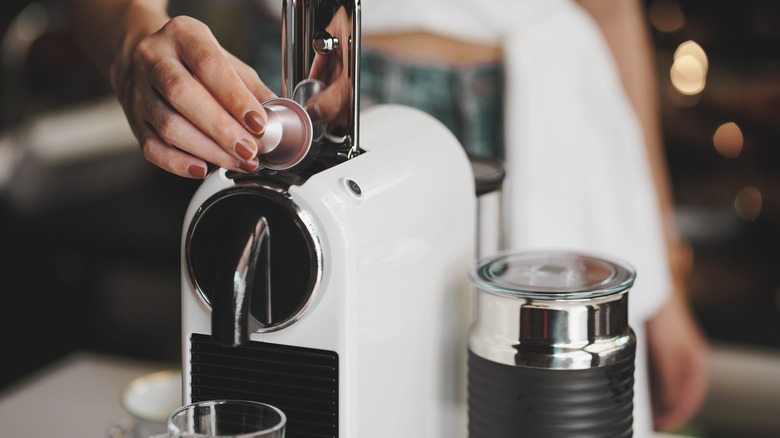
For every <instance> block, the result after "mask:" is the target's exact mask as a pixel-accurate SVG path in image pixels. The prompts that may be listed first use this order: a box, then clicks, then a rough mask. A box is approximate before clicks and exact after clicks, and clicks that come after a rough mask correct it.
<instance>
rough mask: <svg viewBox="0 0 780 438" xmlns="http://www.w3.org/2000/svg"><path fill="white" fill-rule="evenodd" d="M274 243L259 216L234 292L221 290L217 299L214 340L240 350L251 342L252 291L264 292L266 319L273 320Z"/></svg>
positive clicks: (235, 278)
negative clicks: (271, 301)
mask: <svg viewBox="0 0 780 438" xmlns="http://www.w3.org/2000/svg"><path fill="white" fill-rule="evenodd" d="M270 245H271V242H270V234H269V228H268V221H267V220H266V218H265V217H260V218H259V219H258V220H257V221H256V222H255V223H254V225H253V227H252V228H251V229H250V231H249V235H248V237H247V241H246V244H245V245H244V249H243V251H242V253H241V255H240V257H239V259H238V263H237V264H236V268H235V270H234V272H233V273H232V274H233V278H232V280H233V281H232V285H233V287H232V290H231V289H229V288H225V289H223V290H221V291H220V292H219V293H218V294H216V295H217V296H216V297H215V299H214V302H213V308H212V312H211V337H212V339H213V340H214V342H217V343H219V344H220V345H222V346H225V347H237V346H239V345H244V344H246V343H248V342H249V314H250V306H251V301H250V298H251V296H252V293H251V292H252V291H253V290H255V289H256V288H257V287H258V286H259V287H260V288H261V289H262V290H263V292H264V293H263V294H262V295H263V298H264V299H265V300H267V301H269V302H267V303H266V313H267V315H265V316H266V318H267V320H268V321H270V320H271V317H272V315H271V309H272V306H271V303H270V300H271V293H270V291H271V269H270V263H271V257H270V255H271V246H270Z"/></svg>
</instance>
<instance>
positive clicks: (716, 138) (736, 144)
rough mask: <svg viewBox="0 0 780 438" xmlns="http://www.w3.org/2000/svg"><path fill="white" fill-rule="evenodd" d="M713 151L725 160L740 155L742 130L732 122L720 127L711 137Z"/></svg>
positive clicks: (742, 139) (742, 141) (742, 142)
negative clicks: (713, 146)
mask: <svg viewBox="0 0 780 438" xmlns="http://www.w3.org/2000/svg"><path fill="white" fill-rule="evenodd" d="M712 142H713V144H714V145H715V150H716V151H718V153H719V154H721V155H723V156H724V157H726V158H736V157H738V156H739V155H740V154H741V153H742V146H743V144H744V138H743V136H742V130H741V129H739V126H737V124H736V123H734V122H728V123H724V124H722V125H720V126H719V127H718V129H717V130H716V131H715V135H713V136H712Z"/></svg>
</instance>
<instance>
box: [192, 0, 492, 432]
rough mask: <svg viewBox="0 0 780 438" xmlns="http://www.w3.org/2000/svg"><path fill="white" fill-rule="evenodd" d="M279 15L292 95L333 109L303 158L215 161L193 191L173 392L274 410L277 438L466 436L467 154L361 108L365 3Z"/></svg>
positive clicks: (402, 118)
mask: <svg viewBox="0 0 780 438" xmlns="http://www.w3.org/2000/svg"><path fill="white" fill-rule="evenodd" d="M283 8H284V14H283V15H284V20H283V22H284V30H283V32H284V47H283V49H282V50H283V58H284V75H283V77H284V90H285V97H287V98H290V99H291V100H296V101H298V103H300V104H301V105H302V106H306V104H307V102H309V98H310V97H311V96H317V95H318V93H319V92H321V91H322V90H328V89H329V87H341V88H339V90H341V93H339V96H341V97H342V98H343V102H342V104H343V105H342V110H340V111H338V112H337V114H336V116H335V117H331V118H329V119H327V120H326V121H325V122H324V123H316V122H315V124H314V125H313V129H312V130H311V131H312V132H311V141H310V142H305V143H307V144H306V145H305V148H307V150H306V154H305V157H303V158H300V160H299V158H295V159H294V161H295V162H294V163H290V162H285V163H283V164H278V163H279V162H280V161H279V160H276V161H274V160H271V159H270V158H269V160H268V161H267V162H266V166H265V168H263V169H261V170H258V171H256V172H254V173H251V174H239V173H233V172H230V171H226V170H224V169H217V170H215V171H213V172H212V173H211V174H210V175H209V176H208V177H207V178H206V180H205V181H204V183H203V184H202V186H201V187H200V188H199V189H198V190H197V192H196V193H195V195H194V197H193V199H192V201H191V203H190V206H189V208H188V210H187V213H186V218H185V221H184V227H183V236H182V237H183V239H182V273H181V280H182V326H183V327H182V328H183V334H182V336H183V338H182V344H183V380H184V382H183V393H184V402H185V403H190V402H195V401H202V400H211V399H242V400H255V401H261V402H264V403H268V404H271V405H274V406H276V407H278V408H280V409H281V410H282V411H284V412H285V414H286V415H287V418H288V422H287V437H288V438H304V437H312V438H314V437H317V438H324V437H334V438H336V437H338V438H389V437H393V438H397V437H401V436H404V437H447V438H449V437H465V435H466V432H465V426H466V399H465V386H466V385H465V380H466V370H465V362H466V353H467V347H466V340H467V337H466V336H467V330H468V324H469V319H470V310H469V303H470V285H469V280H468V278H467V271H468V267H469V265H470V264H471V262H472V261H473V259H474V257H475V254H476V249H475V234H476V233H475V227H476V225H475V222H476V214H477V213H476V205H477V200H476V196H475V186H474V176H473V173H472V168H471V165H470V162H469V159H468V157H467V156H466V153H465V152H464V150H463V148H462V147H461V145H460V144H459V142H458V141H457V140H456V138H455V137H454V136H453V134H452V133H451V132H450V131H449V130H447V129H446V128H445V127H444V126H443V125H441V124H440V123H439V122H438V121H436V120H435V119H433V118H432V117H431V116H429V115H427V114H425V113H422V112H420V111H418V110H414V109H411V108H408V107H403V106H391V105H388V106H377V107H373V108H371V109H369V110H366V111H364V112H362V113H361V112H360V111H359V104H358V103H359V96H358V84H359V71H360V65H359V64H360V62H359V61H360V59H359V53H360V1H359V0H352V1H349V0H333V1H323V0H319V1H285V2H284V6H283ZM323 65H327V66H329V68H332V69H334V70H331V71H330V72H329V73H328V74H323V67H322V66H323ZM321 117H322V115H321V114H318V118H320V119H321ZM292 126H293V128H290V127H289V126H285V129H287V130H288V131H289V130H292V131H295V125H294V124H293V125H292ZM307 135H308V134H307ZM309 143H310V144H309ZM299 155H300V154H299ZM264 158H268V157H260V159H261V162H263V159H264ZM281 161H284V160H281Z"/></svg>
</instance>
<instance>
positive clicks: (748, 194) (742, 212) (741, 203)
mask: <svg viewBox="0 0 780 438" xmlns="http://www.w3.org/2000/svg"><path fill="white" fill-rule="evenodd" d="M762 202H763V201H762V197H761V192H760V191H759V190H758V188H757V187H755V186H751V187H745V188H744V189H742V190H740V191H739V193H737V197H736V198H735V199H734V211H736V212H737V215H738V216H739V217H740V218H741V219H742V220H745V221H749V222H752V221H754V220H756V219H758V215H759V214H761V207H762Z"/></svg>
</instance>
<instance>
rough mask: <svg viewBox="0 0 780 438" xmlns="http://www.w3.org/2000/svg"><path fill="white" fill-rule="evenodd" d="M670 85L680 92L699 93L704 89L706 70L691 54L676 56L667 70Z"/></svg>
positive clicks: (686, 93) (687, 93)
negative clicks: (670, 79)
mask: <svg viewBox="0 0 780 438" xmlns="http://www.w3.org/2000/svg"><path fill="white" fill-rule="evenodd" d="M669 74H670V76H671V78H672V85H674V88H676V89H677V91H679V92H680V93H682V94H685V95H693V94H699V93H701V92H702V90H704V85H705V84H706V76H707V71H706V69H705V68H704V67H703V66H702V64H701V63H700V62H699V61H698V60H697V59H696V58H695V57H693V56H692V55H685V56H682V57H680V58H678V59H677V60H676V61H674V64H672V69H671V71H670V72H669Z"/></svg>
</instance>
